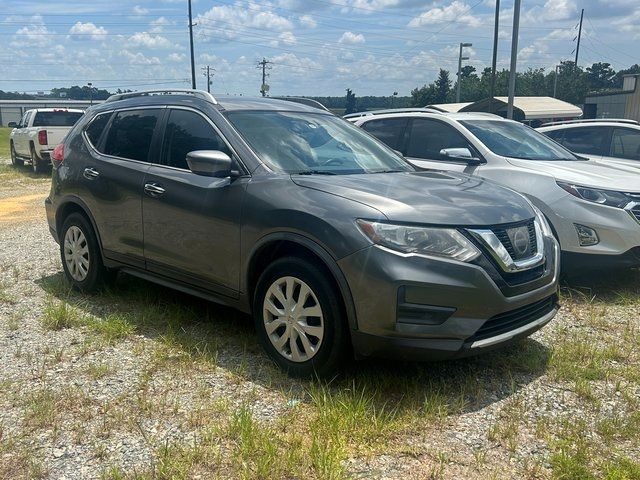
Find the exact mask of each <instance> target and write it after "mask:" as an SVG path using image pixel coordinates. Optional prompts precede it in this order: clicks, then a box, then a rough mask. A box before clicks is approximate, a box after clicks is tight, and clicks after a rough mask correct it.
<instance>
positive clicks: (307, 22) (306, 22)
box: [300, 15, 318, 28]
mask: <svg viewBox="0 0 640 480" xmlns="http://www.w3.org/2000/svg"><path fill="white" fill-rule="evenodd" d="M300 25H302V26H303V27H307V28H316V27H317V26H318V22H316V21H315V20H314V19H313V17H312V16H310V15H302V16H301V17H300Z"/></svg>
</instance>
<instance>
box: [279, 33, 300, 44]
mask: <svg viewBox="0 0 640 480" xmlns="http://www.w3.org/2000/svg"><path fill="white" fill-rule="evenodd" d="M278 38H279V39H280V41H281V42H282V43H284V44H285V45H295V44H296V43H298V39H297V38H296V37H295V35H294V34H293V33H292V32H282V33H281V34H280V35H279V36H278Z"/></svg>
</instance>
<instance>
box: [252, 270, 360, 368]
mask: <svg viewBox="0 0 640 480" xmlns="http://www.w3.org/2000/svg"><path fill="white" fill-rule="evenodd" d="M284 276H292V277H296V278H298V279H300V280H302V281H303V282H305V283H306V284H307V285H309V287H310V288H311V290H313V292H314V294H315V295H316V297H317V299H318V301H319V302H320V307H321V308H322V314H323V320H324V328H325V331H324V336H323V339H322V345H321V346H320V349H319V350H318V353H316V354H315V355H314V356H313V358H311V359H309V360H307V361H306V362H301V363H298V362H292V361H291V360H288V359H287V358H285V357H283V356H282V355H281V354H280V353H279V352H278V351H277V350H276V348H275V347H274V346H273V344H272V343H271V341H270V340H269V337H268V335H267V331H266V329H265V326H264V320H263V318H262V313H263V302H264V297H265V294H266V292H267V290H268V289H269V287H270V286H271V285H272V284H273V282H274V281H276V280H277V279H278V278H281V277H284ZM253 319H254V322H255V327H256V332H257V334H258V339H259V341H260V343H261V345H262V347H263V348H264V349H265V350H266V352H267V354H268V355H269V356H270V357H271V358H272V359H273V360H274V361H275V363H276V364H277V365H278V366H279V367H280V368H282V369H283V370H285V371H286V372H287V373H288V374H289V375H291V376H294V377H310V376H314V375H315V376H318V377H326V376H329V375H332V374H334V373H335V372H336V371H337V369H338V368H339V366H340V364H341V363H342V361H343V360H344V358H345V353H346V350H347V348H348V342H347V326H346V322H345V318H344V314H343V308H342V301H341V299H340V292H339V291H337V289H336V287H335V286H334V285H333V283H332V282H331V281H330V280H329V279H328V278H327V274H326V273H325V272H324V271H323V270H321V269H319V268H317V267H316V266H314V265H313V264H312V263H310V262H308V261H307V260H304V259H302V258H298V257H285V258H281V259H278V260H276V261H275V262H273V263H272V264H271V265H269V266H268V267H267V268H266V269H265V271H264V272H263V273H262V275H261V276H260V279H259V280H258V284H257V286H256V289H255V295H254V301H253Z"/></svg>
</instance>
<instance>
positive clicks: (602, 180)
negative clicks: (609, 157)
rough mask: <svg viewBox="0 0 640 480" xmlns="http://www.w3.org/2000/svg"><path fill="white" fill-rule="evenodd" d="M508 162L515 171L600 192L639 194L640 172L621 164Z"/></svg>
mask: <svg viewBox="0 0 640 480" xmlns="http://www.w3.org/2000/svg"><path fill="white" fill-rule="evenodd" d="M507 160H508V162H509V163H510V164H511V165H513V166H515V167H519V168H524V169H527V170H533V171H536V172H538V173H547V174H549V175H552V176H553V177H554V178H555V179H556V180H559V181H564V182H568V183H575V184H576V185H582V186H585V187H594V188H600V189H603V190H616V191H619V192H633V193H636V192H640V171H638V169H637V168H633V167H625V166H623V165H620V164H617V165H606V164H604V163H600V162H596V161H593V160H576V161H552V162H543V161H538V160H535V161H534V160H518V159H515V158H508V159H507Z"/></svg>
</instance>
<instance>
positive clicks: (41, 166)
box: [30, 145, 49, 173]
mask: <svg viewBox="0 0 640 480" xmlns="http://www.w3.org/2000/svg"><path fill="white" fill-rule="evenodd" d="M30 151H31V168H33V173H44V172H46V171H48V170H49V168H48V167H49V166H48V165H47V164H45V163H44V162H43V161H42V160H40V159H39V158H38V155H37V154H36V150H35V149H34V148H33V145H31V148H30Z"/></svg>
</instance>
